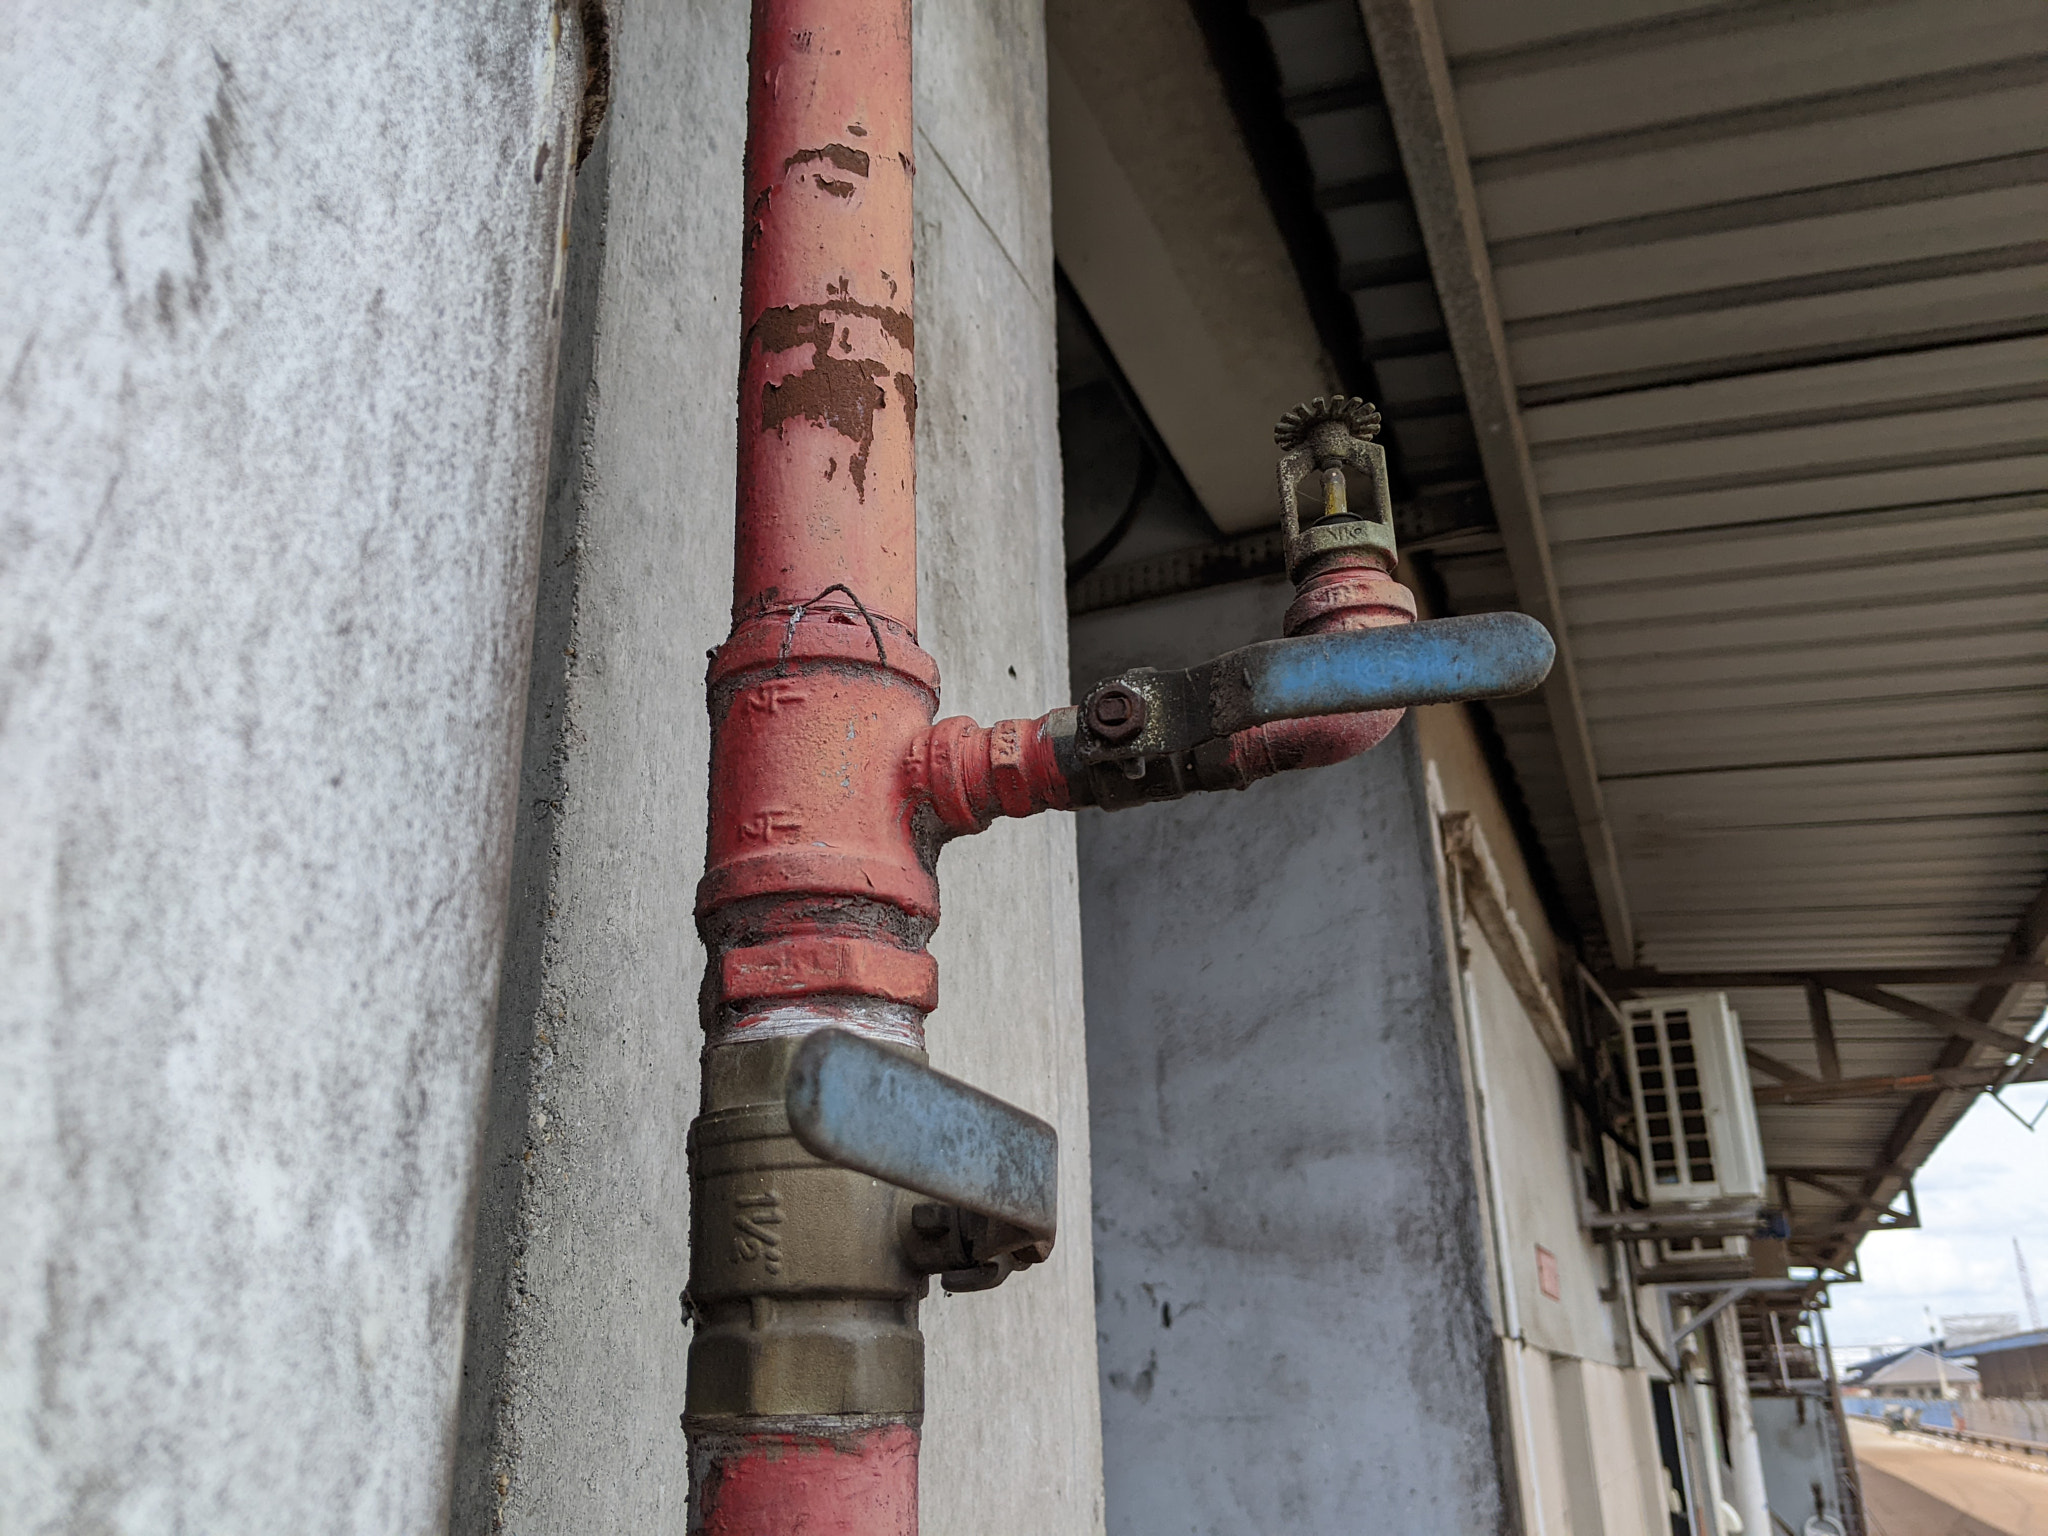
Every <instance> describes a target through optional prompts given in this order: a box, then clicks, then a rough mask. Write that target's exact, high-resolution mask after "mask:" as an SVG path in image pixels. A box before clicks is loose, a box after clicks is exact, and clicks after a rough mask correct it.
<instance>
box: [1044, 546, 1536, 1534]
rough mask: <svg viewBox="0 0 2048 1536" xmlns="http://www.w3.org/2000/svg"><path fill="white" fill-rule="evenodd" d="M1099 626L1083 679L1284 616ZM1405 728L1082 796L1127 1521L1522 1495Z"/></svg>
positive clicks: (1099, 1208) (1232, 637)
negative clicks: (1302, 754)
mask: <svg viewBox="0 0 2048 1536" xmlns="http://www.w3.org/2000/svg"><path fill="white" fill-rule="evenodd" d="M1289 595H1290V594H1289V592H1288V589H1287V588H1286V586H1285V584H1284V583H1273V582H1266V583H1245V584H1241V585H1238V586H1234V587H1224V588H1218V589H1214V590H1212V591H1210V592H1206V593H1197V594H1193V595H1191V596H1189V597H1186V598H1177V599H1170V600H1167V601H1163V602H1158V603H1152V604H1146V605H1143V606H1141V607H1138V608H1133V609H1124V610H1118V611H1115V612H1111V613H1106V614H1101V615H1095V616H1091V617H1090V618H1088V619H1086V620H1084V621H1082V622H1081V623H1079V624H1077V625H1076V627H1075V632H1074V647H1075V666H1074V671H1075V675H1076V677H1077V678H1082V677H1094V676H1100V675H1102V674H1104V673H1107V672H1109V671H1111V670H1113V669H1114V668H1116V667H1119V666H1122V665H1125V664H1128V663H1130V662H1134V661H1138V660H1148V661H1152V662H1155V663H1157V664H1159V665H1162V666H1168V665H1170V666H1180V665H1185V664H1187V663H1188V662H1191V661H1194V660H1197V659H1200V658H1202V657H1205V656H1208V655H1212V654H1214V653H1215V652H1217V651H1219V650H1223V649H1226V648H1228V647H1230V646H1233V645H1239V644H1243V643H1246V642H1247V641H1250V640H1253V639H1258V638H1265V637H1268V636H1271V635H1273V634H1277V633H1278V632H1279V617H1280V612H1281V610H1282V608H1284V606H1285V604H1286V601H1287V598H1288V596H1289ZM1431 835H1432V833H1431V828H1430V824H1429V816H1428V806H1427V802H1426V799H1425V793H1424V786H1423V774H1422V765H1421V761H1420V758H1419V755H1418V754H1417V752H1416V750H1415V743H1414V728H1413V726H1412V725H1404V726H1403V727H1402V728H1401V730H1400V731H1398V732H1397V733H1396V734H1395V735H1394V736H1393V737H1392V738H1390V739H1389V741H1388V742H1387V743H1386V744H1385V745H1383V746H1381V747H1380V748H1378V749H1376V750H1375V751H1373V752H1371V753H1368V754H1366V755H1365V756H1364V757H1362V758H1359V759H1356V760H1355V761H1353V762H1351V763H1349V764H1345V765H1342V766H1339V767H1336V768H1328V769H1321V770H1318V771H1316V772H1313V773H1299V774H1286V775H1282V776H1280V777H1279V778H1276V779H1272V780H1269V781H1267V782H1266V783H1264V784H1260V785H1257V786H1254V787H1253V788H1252V789H1251V790H1249V791H1246V792H1245V793H1244V794H1242V795H1208V796H1199V797H1195V798H1192V799H1189V800H1185V801H1181V802H1179V803H1177V804H1174V805H1169V806H1157V807H1150V808H1146V809H1142V810H1133V811H1125V812H1119V813H1117V814H1115V815H1108V814H1105V813H1102V812H1096V811H1089V812H1084V813H1082V816H1081V818H1080V848H1081V905H1082V922H1083V933H1084V935H1085V940H1086V951H1085V961H1086V970H1085V975H1086V984H1087V998H1088V1019H1089V1033H1088V1050H1089V1062H1088V1066H1089V1093H1090V1100H1091V1120H1092V1125H1093V1132H1094V1137H1095V1146H1096V1165H1095V1184H1096V1188H1095V1221H1096V1263H1097V1272H1098V1275H1099V1281H1098V1287H1097V1298H1098V1299H1097V1311H1096V1318H1097V1326H1098V1329H1099V1335H1100V1339H1101V1353H1102V1380H1103V1389H1102V1398H1103V1433H1104V1474H1105V1481H1106V1485H1107V1496H1108V1508H1109V1519H1108V1527H1109V1530H1110V1531H1112V1532H1116V1533H1131V1536H1139V1533H1143V1536H1167V1533H1173V1536H1181V1533H1197V1536H1208V1533H1216V1536H1224V1533H1230V1536H1237V1533H1241V1532H1244V1531H1278V1530H1287V1531H1290V1532H1303V1533H1316V1536H1350V1533H1353V1532H1356V1531H1358V1530H1360V1529H1362V1528H1369V1529H1375V1530H1388V1531H1401V1532H1412V1533H1418V1536H1422V1533H1428V1536H1437V1533H1441V1536H1465V1533H1468V1532H1475V1531H1492V1530H1497V1529H1501V1528H1503V1521H1504V1520H1505V1519H1506V1518H1507V1516H1506V1510H1507V1509H1508V1508H1509V1507H1510V1501H1511V1500H1512V1498H1513V1495H1512V1493H1511V1492H1509V1486H1510V1482H1511V1479H1512V1473H1511V1472H1504V1471H1503V1467H1502V1464H1501V1459H1500V1452H1499V1449H1498V1444H1499V1442H1498V1441H1497V1439H1496V1431H1495V1425H1496V1423H1498V1422H1501V1421H1500V1419H1499V1416H1498V1414H1497V1412H1496V1410H1495V1409H1494V1407H1493V1405H1492V1402H1491V1398H1492V1395H1493V1393H1494V1390H1495V1389H1494V1387H1493V1381H1494V1379H1495V1377H1494V1369H1495V1367H1494V1339H1493V1333H1492V1325H1491V1319H1490V1317H1489V1315H1488V1311H1487V1305H1486V1297H1485V1288H1484V1282H1483V1275H1484V1269H1485V1248H1484V1243H1485V1237H1484V1230H1483V1227H1482V1207H1481V1203H1480V1198H1479V1191H1478V1185H1477V1177H1476V1174H1475V1170H1474V1167H1473V1163H1472V1157H1471V1140H1470V1137H1469V1135H1468V1131H1467V1125H1466V1108H1465V1104H1466V1099H1465V1086H1464V1080H1463V1076H1462V1070H1461V1066H1460V1060H1459V1048H1458V1039H1457V1032H1456V1022H1455V1015H1454V1013H1453V1009H1452V1003H1451V993H1450V972H1449V969H1448V965H1447V957H1446V955H1445V953H1444V945H1443V937H1442V932H1443V931H1442V927H1441V923H1440V918H1439V900H1438V895H1437V891H1436V886H1435V879H1434V875H1433V864H1432V859H1431V853H1430V846H1429V841H1428V840H1429V838H1430V836H1431Z"/></svg>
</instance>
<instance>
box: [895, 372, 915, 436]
mask: <svg viewBox="0 0 2048 1536" xmlns="http://www.w3.org/2000/svg"><path fill="white" fill-rule="evenodd" d="M890 382H892V383H893V384H894V385H895V386H896V393H897V394H898V395H899V396H901V397H902V400H903V419H904V420H905V421H906V422H908V423H909V425H910V432H911V435H912V436H913V437H914V436H916V435H917V380H915V379H913V378H912V377H911V376H910V375H909V374H907V373H899V374H897V375H896V377H895V378H894V379H893V380H891V381H890Z"/></svg>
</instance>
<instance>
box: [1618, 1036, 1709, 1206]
mask: <svg viewBox="0 0 2048 1536" xmlns="http://www.w3.org/2000/svg"><path fill="white" fill-rule="evenodd" d="M1634 1020H1635V1022H1634V1024H1633V1033H1634V1038H1635V1053H1636V1076H1637V1081H1638V1082H1639V1083H1640V1084H1641V1085H1642V1091H1643V1129H1644V1133H1645V1135H1646V1136H1647V1137H1648V1139H1649V1147H1648V1152H1649V1163H1650V1177H1651V1179H1652V1181H1654V1182H1655V1183H1658V1184H1666V1185H1668V1184H1685V1183H1691V1184H1711V1183H1713V1182H1714V1150H1713V1145H1712V1142H1711V1141H1710V1140H1709V1138H1708V1135H1707V1115H1706V1103H1705V1101H1704V1100H1703V1099H1702V1098H1701V1096H1700V1068H1699V1060H1698V1057H1697V1053H1696V1052H1695V1050H1694V1048H1693V1039H1692V1016H1691V1014H1690V1013H1688V1012H1687V1011H1686V1010H1685V1009H1683V1008H1657V1009H1649V1010H1643V1011H1640V1012H1637V1013H1636V1014H1635V1015H1634Z"/></svg>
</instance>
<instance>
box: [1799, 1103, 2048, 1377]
mask: <svg viewBox="0 0 2048 1536" xmlns="http://www.w3.org/2000/svg"><path fill="white" fill-rule="evenodd" d="M2005 1098H2006V1102H2007V1103H2009V1104H2010V1105H2012V1107H2013V1108H2014V1109H2016V1110H2018V1111H2019V1112H2020V1113H2021V1114H2023V1115H2025V1116H2026V1117H2027V1118H2028V1119H2032V1118H2033V1117H2034V1116H2035V1115H2037V1114H2039V1113H2040V1112H2041V1110H2042V1108H2043V1106H2044V1105H2048V1084H2030V1085H2028V1086H2026V1087H2023V1088H2012V1089H2008V1090H2007V1091H2006V1095H2005ZM1914 1188H1915V1190H1916V1192H1917V1193H1918V1195H1919V1197H1920V1221H1921V1226H1920V1228H1919V1230H1917V1231H1912V1232H1874V1233H1872V1234H1871V1235H1870V1236H1869V1237H1866V1238H1865V1239H1864V1240H1863V1246H1862V1249H1861V1253H1862V1258H1863V1283H1862V1284H1861V1285H1838V1286H1835V1287H1834V1288H1833V1292H1832V1295H1833V1298H1834V1309H1833V1310H1832V1311H1831V1312H1830V1313H1829V1314H1828V1334H1829V1337H1830V1340H1831V1342H1833V1343H1834V1344H1835V1345H1836V1346H1837V1347H1838V1348H1839V1347H1842V1346H1845V1345H1852V1344H1903V1343H1909V1342H1910V1343H1919V1342H1922V1341H1924V1340H1925V1339H1926V1337H1927V1320H1926V1315H1925V1314H1924V1313H1923V1311H1922V1310H1921V1309H1922V1308H1923V1307H1927V1306H1931V1307H1933V1308H1934V1315H1935V1316H1936V1317H1937V1318H1939V1317H1941V1316H1943V1315H1945V1314H1956V1313H1967V1312H2012V1313H2016V1314H2018V1316H2019V1323H2020V1327H2022V1328H2025V1327H2027V1326H2028V1323H2027V1309H2026V1303H2025V1302H2024V1301H2023V1300H2022V1299H2021V1297H2020V1281H2019V1273H2018V1271H2017V1270H2016V1269H2015V1268H2014V1266H2013V1257H2012V1240H2013V1239H2014V1238H2015V1237H2017V1238H2018V1239H2019V1240H2020V1246H2021V1247H2022V1248H2023V1249H2024V1250H2025V1251H2026V1255H2027V1267H2028V1271H2029V1273H2030V1274H2031V1275H2032V1276H2033V1281H2034V1296H2035V1298H2036V1300H2038V1301H2039V1302H2040V1303H2041V1306H2042V1309H2043V1311H2042V1321H2043V1323H2044V1324H2048V1118H2044V1119H2043V1120H2042V1122H2041V1124H2040V1126H2039V1127H2038V1128H2036V1129H2035V1130H2034V1131H2033V1132H2032V1133H2031V1134H2030V1133H2029V1132H2028V1131H2027V1130H2026V1128H2025V1127H2024V1126H2022V1125H2020V1124H2019V1123H2018V1122H2017V1121H2015V1120H2014V1119H2013V1117H2012V1116H2011V1115H2009V1114H2007V1113H2006V1112H2005V1111H2004V1110H2003V1109H2001V1108H1999V1107H1998V1105H1997V1104H1995V1103H1993V1102H1992V1101H1991V1100H1990V1099H1988V1098H1979V1099H1978V1101H1977V1102H1976V1103H1975V1104H1973V1105H1972V1106H1971V1107H1970V1112H1969V1113H1968V1114H1966V1115H1964V1116H1963V1118H1962V1120H1961V1121H1960V1122H1959V1123H1958V1124H1957V1126H1956V1128H1955V1129H1954V1130H1953V1131H1950V1132H1949V1134H1948V1136H1947V1138H1946V1139H1945V1140H1944V1141H1943V1142H1942V1144H1941V1145H1940V1146H1939V1147H1938V1148H1936V1149H1935V1153H1934V1156H1933V1157H1931V1158H1929V1159H1928V1161H1927V1165H1926V1167H1924V1168H1922V1169H1921V1171H1920V1175H1919V1177H1918V1178H1917V1179H1915V1180H1914ZM1851 1358H1852V1359H1853V1357H1851ZM1844 1363H1845V1364H1847V1363H1849V1362H1847V1361H1845V1362H1844Z"/></svg>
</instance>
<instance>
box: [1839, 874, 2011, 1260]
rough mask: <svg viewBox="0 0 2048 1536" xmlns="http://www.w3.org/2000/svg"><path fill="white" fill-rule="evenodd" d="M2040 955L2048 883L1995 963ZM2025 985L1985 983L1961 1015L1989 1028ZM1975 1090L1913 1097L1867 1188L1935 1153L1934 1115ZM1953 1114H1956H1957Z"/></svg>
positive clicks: (1964, 1055) (1952, 1045)
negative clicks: (1930, 1132)
mask: <svg viewBox="0 0 2048 1536" xmlns="http://www.w3.org/2000/svg"><path fill="white" fill-rule="evenodd" d="M2044 957H2048V884H2044V885H2043V886H2042V888H2041V889H2040V890H2039V891H2037V892H2036V893H2035V894H2034V899H2033V900H2032V901H2030V902H2028V903H2027V909H2026V911H2025V912H2024V913H2022V914H2021V915H2020V920H2019V922H2018V923H2017V924H2016V925H2015V926H2014V928H2013V932H2012V937H2011V938H2010V939H2008V940H2007V941H2006V945H2005V953H2004V954H2003V955H2002V956H2000V957H1999V959H2000V966H2001V968H2017V967H2027V968H2038V967H2039V966H2040V963H2041V961H2042V960H2043V958H2044ZM2023 986H2024V984H2023V983H2022V982H2019V981H2012V982H2002V981H1990V982H1986V983H1985V985H1984V986H1983V987H1982V988H1980V989H1979V991H1978V993H1977V995H1976V996H1975V997H1973V998H1971V999H1970V1001H1969V1003H1968V1005H1967V1006H1966V1007H1965V1009H1964V1011H1965V1012H1966V1013H1968V1014H1969V1015H1970V1017H1971V1018H1973V1019H1977V1020H1981V1021H1983V1022H1985V1023H1987V1024H1988V1023H1995V1022H1998V1021H1999V1020H2002V1019H2004V1018H2005V1016H2006V1015H2007V1014H2008V1013H2010V1012H2011V1011H2012V1009H2013V1007H2014V1006H2015V1005H2016V1004H2017V1003H2018V1002H2019V1000H2020V998H2021V995H2022V992H2023ZM1979 1049H1981V1047H1979V1046H1978V1045H1977V1044H1976V1042H1974V1041H1971V1040H1959V1039H1952V1040H1950V1041H1949V1043H1948V1044H1947V1045H1946V1046H1945V1047H1943V1049H1942V1052H1941V1055H1940V1056H1939V1057H1937V1058H1936V1059H1935V1064H1934V1069H1935V1070H1936V1071H1937V1072H1939V1071H1943V1070H1945V1069H1948V1068H1953V1067H1964V1066H1969V1065H1971V1064H1972V1063H1971V1060H1970V1058H1971V1057H1972V1056H1974V1055H1976V1053H1977V1052H1978V1050H1979ZM1979 1091H1980V1090H1978V1089H1974V1088H1970V1089H1956V1088H1938V1089H1932V1090H1930V1091H1928V1092H1926V1093H1923V1094H1919V1095H1917V1096H1915V1098H1914V1099H1913V1102H1912V1103H1910V1104H1908V1105H1907V1106H1906V1107H1905V1109H1903V1110H1901V1111H1900V1113H1899V1118H1898V1121H1897V1123H1896V1124H1894V1125H1893V1126H1892V1131H1891V1134H1890V1135H1889V1136H1887V1137H1886V1138H1885V1143H1884V1148H1883V1150H1882V1151H1881V1152H1879V1153H1878V1156H1877V1160H1876V1161H1877V1167H1878V1169H1879V1170H1880V1171H1879V1172H1877V1173H1874V1174H1873V1175H1872V1176H1871V1177H1870V1179H1869V1180H1868V1182H1867V1184H1866V1186H1865V1187H1866V1188H1868V1189H1869V1190H1870V1191H1871V1192H1872V1194H1873V1195H1875V1194H1876V1193H1877V1192H1878V1191H1879V1190H1881V1189H1882V1188H1883V1187H1884V1185H1885V1184H1887V1183H1890V1182H1892V1181H1894V1180H1895V1179H1897V1178H1898V1177H1899V1174H1898V1173H1897V1172H1896V1171H1893V1170H1901V1169H1913V1168H1917V1167H1918V1166H1919V1165H1920V1162H1921V1160H1922V1159H1924V1158H1925V1157H1926V1156H1927V1154H1928V1153H1929V1152H1931V1151H1933V1150H1934V1148H1935V1146H1936V1145H1937V1144H1938V1143H1939V1142H1940V1140H1941V1138H1942V1137H1943V1136H1945V1135H1947V1134H1948V1128H1949V1124H1951V1123H1953V1122H1952V1120H1943V1119H1940V1118H1938V1117H1939V1116H1940V1115H1941V1112H1942V1111H1943V1110H1944V1109H1952V1108H1955V1107H1956V1103H1957V1101H1956V1099H1955V1098H1954V1097H1953V1095H1955V1094H1959V1093H1965V1094H1969V1095H1971V1096H1974V1095H1975V1094H1976V1093H1978V1092H1979ZM1957 1112H1958V1113H1960V1110H1958V1111H1957ZM1930 1126H1931V1127H1933V1128H1934V1130H1933V1134H1932V1135H1931V1136H1930V1135H1929V1134H1928V1131H1929V1127H1930ZM1861 1236H1862V1234H1861V1232H1859V1231H1854V1230H1852V1231H1851V1232H1850V1233H1849V1235H1848V1236H1847V1237H1846V1238H1844V1239H1843V1240H1841V1241H1839V1242H1836V1243H1833V1244H1831V1245H1829V1247H1828V1248H1827V1250H1826V1254H1827V1257H1828V1259H1829V1260H1830V1261H1833V1262H1842V1260H1843V1259H1844V1258H1845V1257H1846V1256H1847V1255H1849V1254H1853V1253H1854V1252H1855V1249H1856V1244H1857V1242H1858V1241H1859V1240H1860V1238H1861Z"/></svg>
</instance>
